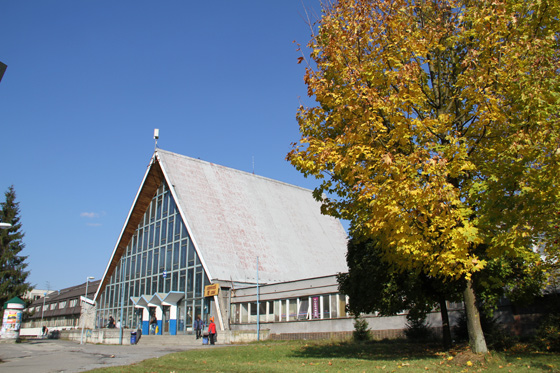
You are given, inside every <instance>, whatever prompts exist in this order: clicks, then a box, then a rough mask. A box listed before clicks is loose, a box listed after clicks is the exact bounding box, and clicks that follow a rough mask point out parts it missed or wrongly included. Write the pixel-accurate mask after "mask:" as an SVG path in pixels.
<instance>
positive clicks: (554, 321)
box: [534, 314, 560, 352]
mask: <svg viewBox="0 0 560 373" xmlns="http://www.w3.org/2000/svg"><path fill="white" fill-rule="evenodd" d="M534 343H535V347H537V348H539V349H541V350H545V351H551V352H560V314H549V315H547V316H545V317H544V318H543V321H542V323H541V326H540V327H539V328H538V329H537V331H536V333H535V342H534Z"/></svg>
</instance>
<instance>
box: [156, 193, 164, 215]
mask: <svg viewBox="0 0 560 373" xmlns="http://www.w3.org/2000/svg"><path fill="white" fill-rule="evenodd" d="M162 199H163V197H162V196H159V197H158V199H157V212H156V220H159V219H161V205H162Z"/></svg>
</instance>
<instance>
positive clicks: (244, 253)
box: [96, 149, 347, 298]
mask: <svg viewBox="0 0 560 373" xmlns="http://www.w3.org/2000/svg"><path fill="white" fill-rule="evenodd" d="M162 180H166V182H167V184H168V186H169V188H170V190H171V193H172V195H173V197H174V199H175V202H176V204H177V208H178V210H179V212H180V213H181V216H182V217H183V221H184V222H185V225H186V226H187V230H188V231H189V234H190V236H191V238H192V239H193V243H194V246H195V248H196V250H197V252H198V254H199V256H200V258H201V261H202V264H203V266H204V268H205V270H206V272H207V274H208V277H209V278H210V280H211V281H212V282H215V281H220V280H221V281H230V280H231V281H234V282H255V281H256V261H257V256H258V257H259V281H260V282H282V281H292V280H297V279H301V278H310V277H320V276H325V275H332V274H335V273H338V272H344V271H347V266H346V259H345V253H346V233H345V231H344V229H343V227H342V225H341V223H340V222H339V221H338V220H337V219H334V218H332V217H329V216H324V215H321V213H320V203H319V202H317V201H315V199H313V197H312V194H311V191H310V190H308V189H303V188H300V187H297V186H294V185H290V184H286V183H282V182H279V181H276V180H272V179H268V178H264V177H261V176H257V175H253V174H251V173H247V172H243V171H238V170H234V169H231V168H227V167H224V166H219V165H216V164H213V163H209V162H205V161H201V160H198V159H194V158H190V157H186V156H183V155H179V154H176V153H171V152H168V151H164V150H161V149H157V151H156V152H155V153H154V156H153V157H152V162H151V164H150V167H149V168H148V170H147V172H146V175H145V176H144V180H143V182H142V185H141V186H140V189H139V190H138V193H137V195H136V198H135V200H134V203H133V206H132V208H131V209H130V212H129V215H128V218H127V221H126V222H125V225H124V227H123V229H122V231H121V234H120V237H119V239H118V241H117V244H116V246H115V249H114V250H113V254H112V256H111V259H110V260H109V264H108V265H107V268H106V270H105V274H104V276H103V280H102V283H101V285H100V286H99V289H98V292H97V294H96V298H97V296H98V295H99V294H100V293H101V292H102V291H103V289H104V287H105V285H106V284H107V283H108V281H109V278H110V276H111V274H112V273H113V271H114V269H115V268H116V266H117V264H118V261H119V259H120V257H121V256H122V255H123V253H124V250H125V249H126V246H127V244H128V242H129V241H130V238H131V237H132V234H133V233H134V230H135V229H136V228H137V227H138V222H139V221H140V219H141V218H142V216H143V214H144V213H145V211H146V209H147V208H148V206H149V202H150V201H151V199H152V197H153V196H154V194H155V192H156V189H157V187H158V186H159V184H160V183H161V181H162Z"/></svg>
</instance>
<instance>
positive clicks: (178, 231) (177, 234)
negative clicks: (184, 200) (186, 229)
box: [175, 216, 181, 240]
mask: <svg viewBox="0 0 560 373" xmlns="http://www.w3.org/2000/svg"><path fill="white" fill-rule="evenodd" d="M180 235H181V219H180V218H179V216H177V219H175V239H176V240H178V239H179V238H180Z"/></svg>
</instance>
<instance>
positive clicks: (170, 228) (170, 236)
mask: <svg viewBox="0 0 560 373" xmlns="http://www.w3.org/2000/svg"><path fill="white" fill-rule="evenodd" d="M173 223H174V220H173V216H172V217H170V218H169V221H168V222H167V241H168V242H173Z"/></svg>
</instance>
